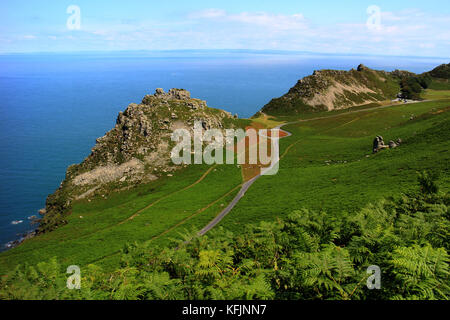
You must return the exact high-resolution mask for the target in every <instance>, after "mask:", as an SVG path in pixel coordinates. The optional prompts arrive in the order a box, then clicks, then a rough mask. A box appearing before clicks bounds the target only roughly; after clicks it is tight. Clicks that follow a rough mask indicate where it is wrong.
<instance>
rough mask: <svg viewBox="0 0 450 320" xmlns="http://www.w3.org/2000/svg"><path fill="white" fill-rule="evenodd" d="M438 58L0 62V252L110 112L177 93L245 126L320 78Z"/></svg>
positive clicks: (188, 54)
mask: <svg viewBox="0 0 450 320" xmlns="http://www.w3.org/2000/svg"><path fill="white" fill-rule="evenodd" d="M448 60H449V59H445V58H422V57H420V58H419V57H397V56H368V55H358V54H353V55H350V54H347V55H333V54H319V53H308V52H283V51H248V50H247V51H246V50H204V51H197V50H185V51H157V52H149V51H138V52H89V53H86V52H81V53H27V54H0V152H1V153H0V250H6V249H7V248H8V243H9V244H10V241H13V240H18V239H20V238H21V237H23V235H24V234H25V233H27V232H28V231H30V230H33V229H34V228H35V227H34V226H32V225H31V224H30V220H29V218H30V217H32V216H39V215H38V210H39V209H40V208H43V207H44V206H45V199H46V197H47V195H48V194H51V193H53V192H54V191H55V190H56V189H57V188H58V186H59V185H60V183H61V181H62V180H63V179H64V176H65V171H66V168H67V167H68V166H69V165H71V164H74V163H79V162H81V161H82V160H83V159H84V158H85V157H87V156H88V155H89V153H90V151H91V148H92V147H93V146H94V144H95V139H96V138H98V137H100V136H103V135H104V134H105V133H106V132H107V131H109V130H110V129H111V128H112V127H113V126H114V125H115V121H116V118H117V114H118V113H119V111H123V110H125V109H126V107H127V106H128V105H129V104H130V103H132V102H134V103H139V102H141V100H142V98H143V97H144V96H145V95H146V94H152V93H154V91H155V89H156V88H163V89H164V90H166V91H168V90H169V89H170V88H183V89H187V90H189V91H190V92H191V96H192V97H194V98H199V99H203V100H206V101H207V103H208V105H209V106H211V107H215V108H221V109H225V110H227V111H229V112H231V113H233V114H238V115H239V117H250V116H252V115H253V114H255V113H256V112H257V111H258V110H259V109H261V107H263V106H264V105H265V104H266V103H268V102H269V101H270V100H271V99H272V98H275V97H279V96H281V95H283V94H284V93H286V92H287V91H288V90H289V88H291V87H292V86H293V85H295V83H296V82H297V81H298V80H299V79H301V78H302V77H304V76H307V75H309V74H311V73H312V72H313V71H314V70H319V69H339V70H349V69H351V68H356V67H357V66H358V65H359V64H360V63H363V64H364V65H366V66H368V67H370V68H373V69H379V70H386V71H392V70H394V69H403V70H409V71H412V72H416V73H421V72H424V71H428V70H431V69H432V68H434V67H435V66H437V65H439V64H441V63H448V62H449V61H448Z"/></svg>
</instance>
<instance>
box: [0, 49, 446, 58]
mask: <svg viewBox="0 0 450 320" xmlns="http://www.w3.org/2000/svg"><path fill="white" fill-rule="evenodd" d="M138 52H139V53H168V52H228V53H236V52H242V53H256V54H258V53H259V54H264V53H270V54H280V55H282V54H298V55H301V54H316V55H329V56H367V57H399V58H420V59H426V58H431V59H449V58H448V57H442V56H414V55H412V56H411V55H398V54H396V55H390V54H374V53H359V52H357V53H348V52H320V51H304V50H284V49H227V48H224V49H136V50H79V51H24V52H0V56H7V55H29V54H30V55H31V54H49V55H50V54H102V53H138Z"/></svg>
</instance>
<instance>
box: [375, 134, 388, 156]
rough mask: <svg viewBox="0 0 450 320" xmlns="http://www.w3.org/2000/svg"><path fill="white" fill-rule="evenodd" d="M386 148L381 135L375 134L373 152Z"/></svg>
mask: <svg viewBox="0 0 450 320" xmlns="http://www.w3.org/2000/svg"><path fill="white" fill-rule="evenodd" d="M383 148H386V145H385V144H384V141H383V137H382V136H376V137H375V139H374V140H373V153H376V152H378V150H380V149H383Z"/></svg>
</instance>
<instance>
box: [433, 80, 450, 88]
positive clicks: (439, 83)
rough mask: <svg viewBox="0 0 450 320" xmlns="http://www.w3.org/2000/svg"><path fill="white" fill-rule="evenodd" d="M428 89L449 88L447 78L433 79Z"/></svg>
mask: <svg viewBox="0 0 450 320" xmlns="http://www.w3.org/2000/svg"><path fill="white" fill-rule="evenodd" d="M428 89H432V90H450V81H449V80H448V79H433V81H432V82H431V84H430V85H429V86H428Z"/></svg>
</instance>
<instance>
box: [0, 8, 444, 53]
mask: <svg viewBox="0 0 450 320" xmlns="http://www.w3.org/2000/svg"><path fill="white" fill-rule="evenodd" d="M78 13H79V14H78ZM185 49H209V50H214V49H252V50H289V51H308V52H322V53H338V54H348V53H352V54H376V55H400V56H402V55H404V56H426V57H447V56H449V53H450V3H449V1H448V0H428V1H424V0H421V1H416V0H408V1H404V0H395V1H394V0H389V1H386V0H371V1H365V0H347V1H346V0H340V1H335V0H333V1H331V0H330V1H319V0H315V1H310V0H308V1H304V0H296V1H290V0H277V1H265V0H258V1H255V0H246V1H244V0H239V1H237V0H227V1H214V0H209V1H207V0H190V1H186V0H183V1H179V0H171V1H161V0H158V1H155V0H147V1H144V0H126V1H123V0H120V1H118V0H69V1H66V0H58V1H55V0H39V1H38V0H2V1H0V53H27V52H78V51H123V50H185Z"/></svg>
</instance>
